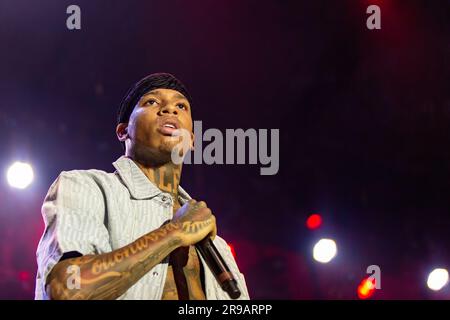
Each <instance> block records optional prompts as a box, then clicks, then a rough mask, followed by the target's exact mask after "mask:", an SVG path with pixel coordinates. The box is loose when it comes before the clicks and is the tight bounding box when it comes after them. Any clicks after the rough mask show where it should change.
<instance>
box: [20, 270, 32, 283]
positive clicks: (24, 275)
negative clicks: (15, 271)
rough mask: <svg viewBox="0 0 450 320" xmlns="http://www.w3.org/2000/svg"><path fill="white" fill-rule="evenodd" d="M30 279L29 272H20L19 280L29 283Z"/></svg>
mask: <svg viewBox="0 0 450 320" xmlns="http://www.w3.org/2000/svg"><path fill="white" fill-rule="evenodd" d="M29 279H30V273H29V272H27V271H20V272H19V280H20V281H24V282H26V281H28V280H29Z"/></svg>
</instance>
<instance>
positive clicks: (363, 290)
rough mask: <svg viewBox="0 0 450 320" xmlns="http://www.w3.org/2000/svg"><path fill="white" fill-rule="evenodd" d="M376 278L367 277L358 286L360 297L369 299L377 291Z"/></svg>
mask: <svg viewBox="0 0 450 320" xmlns="http://www.w3.org/2000/svg"><path fill="white" fill-rule="evenodd" d="M375 290H376V288H375V279H369V278H365V279H364V280H363V281H361V283H360V284H359V286H358V298H360V299H368V298H370V297H371V296H373V294H374V293H375Z"/></svg>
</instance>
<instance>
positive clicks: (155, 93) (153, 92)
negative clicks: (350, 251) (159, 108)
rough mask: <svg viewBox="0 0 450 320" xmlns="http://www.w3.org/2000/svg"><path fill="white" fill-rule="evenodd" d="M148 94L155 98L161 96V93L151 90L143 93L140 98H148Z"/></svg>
mask: <svg viewBox="0 0 450 320" xmlns="http://www.w3.org/2000/svg"><path fill="white" fill-rule="evenodd" d="M150 94H153V95H155V96H161V93H160V92H159V91H158V90H152V91H150V92H147V93H145V94H144V95H143V96H142V97H145V96H148V95H150Z"/></svg>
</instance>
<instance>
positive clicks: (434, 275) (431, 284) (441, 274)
mask: <svg viewBox="0 0 450 320" xmlns="http://www.w3.org/2000/svg"><path fill="white" fill-rule="evenodd" d="M447 282H448V271H447V270H446V269H441V268H437V269H434V270H433V271H431V272H430V274H429V275H428V280H427V285H428V288H430V289H431V290H434V291H439V290H441V289H442V288H443V287H444V286H445V285H446V284H447Z"/></svg>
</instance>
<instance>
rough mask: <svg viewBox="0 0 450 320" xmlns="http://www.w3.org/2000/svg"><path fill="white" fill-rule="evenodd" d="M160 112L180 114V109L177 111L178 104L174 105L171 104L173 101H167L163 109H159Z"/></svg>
mask: <svg viewBox="0 0 450 320" xmlns="http://www.w3.org/2000/svg"><path fill="white" fill-rule="evenodd" d="M159 112H160V113H161V114H163V115H164V114H165V115H167V114H174V115H178V111H177V108H176V106H174V105H173V104H171V103H166V104H164V105H163V106H162V107H161V109H160V110H159Z"/></svg>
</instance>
